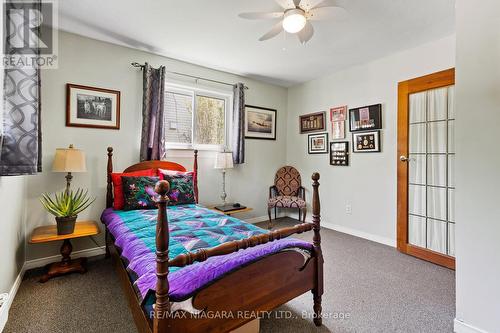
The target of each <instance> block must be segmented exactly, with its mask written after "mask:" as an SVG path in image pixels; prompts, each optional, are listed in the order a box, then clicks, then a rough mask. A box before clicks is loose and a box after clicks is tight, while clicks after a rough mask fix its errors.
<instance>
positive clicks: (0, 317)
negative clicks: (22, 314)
mask: <svg viewBox="0 0 500 333" xmlns="http://www.w3.org/2000/svg"><path fill="white" fill-rule="evenodd" d="M24 272H26V269H25V266H24V265H23V267H22V268H21V271H20V272H19V274H18V275H17V278H16V280H15V281H14V284H13V285H12V287H11V288H10V291H9V296H8V297H7V302H5V303H4V304H3V305H2V307H1V308H0V332H2V331H3V329H4V328H5V324H7V320H8V319H9V310H10V307H11V306H12V302H14V298H15V297H16V294H17V291H18V290H19V286H20V285H21V282H22V281H23V276H24Z"/></svg>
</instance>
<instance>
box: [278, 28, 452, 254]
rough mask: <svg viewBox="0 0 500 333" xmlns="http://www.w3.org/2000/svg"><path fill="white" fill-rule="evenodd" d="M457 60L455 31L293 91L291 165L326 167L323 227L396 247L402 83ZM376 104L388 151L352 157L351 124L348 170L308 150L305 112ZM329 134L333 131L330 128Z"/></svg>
mask: <svg viewBox="0 0 500 333" xmlns="http://www.w3.org/2000/svg"><path fill="white" fill-rule="evenodd" d="M454 63H455V37H454V36H450V37H447V38H444V39H441V40H438V41H435V42H431V43H428V44H425V45H421V46H419V47H416V48H414V49H410V50H406V51H404V52H400V53H396V54H393V55H390V56H388V57H385V58H382V59H378V60H375V61H372V62H370V63H367V64H364V65H360V66H355V67H351V68H348V69H345V70H343V71H340V72H337V73H334V74H331V75H326V76H324V77H321V78H318V79H315V80H312V81H310V82H307V83H305V84H302V85H298V86H295V87H293V88H290V89H289V94H288V132H287V162H288V163H289V164H291V165H295V166H297V167H298V168H299V170H300V171H301V173H302V174H303V175H307V176H308V177H309V176H310V175H311V173H312V172H313V171H319V172H320V174H321V180H320V183H321V187H320V189H321V196H322V203H323V205H322V207H321V208H322V210H321V215H322V219H323V221H324V225H328V226H330V227H333V228H335V229H337V230H340V231H344V232H348V233H351V234H354V235H357V236H360V237H365V238H369V239H372V240H375V241H378V242H382V243H386V244H390V245H393V246H394V245H395V242H396V181H397V178H396V163H397V156H396V155H397V154H396V152H397V150H396V142H397V94H398V82H400V81H404V80H408V79H411V78H414V77H418V76H422V75H425V74H430V73H433V72H436V71H439V70H443V69H447V68H450V67H453V66H454ZM377 103H382V120H383V129H382V133H381V142H382V152H380V153H365V154H362V153H356V154H353V153H352V138H351V134H350V133H349V131H348V129H349V125H348V123H347V122H346V140H348V141H350V142H349V150H350V151H351V155H350V166H349V167H346V168H345V167H333V166H330V165H329V155H328V154H317V155H308V153H307V135H306V134H299V129H298V117H299V115H301V114H305V113H311V112H316V111H327V114H328V110H329V108H331V107H334V106H341V105H348V106H349V107H350V108H353V107H360V106H364V105H371V104H377ZM328 124H330V122H328ZM328 132H329V134H331V129H330V128H328ZM309 184H310V182H307V185H309ZM308 187H309V186H308ZM346 205H350V206H351V207H352V214H347V213H346Z"/></svg>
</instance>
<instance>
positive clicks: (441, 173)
mask: <svg viewBox="0 0 500 333" xmlns="http://www.w3.org/2000/svg"><path fill="white" fill-rule="evenodd" d="M427 170H428V173H427V174H428V178H427V185H433V186H446V155H429V156H428V157H427Z"/></svg>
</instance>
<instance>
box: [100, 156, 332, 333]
mask: <svg viewBox="0 0 500 333" xmlns="http://www.w3.org/2000/svg"><path fill="white" fill-rule="evenodd" d="M112 157H113V148H111V147H109V148H108V165H107V174H108V181H107V195H106V207H107V208H106V210H104V212H103V214H102V217H101V220H102V222H103V223H104V225H105V229H106V233H105V235H106V256H107V257H109V256H112V258H113V262H114V264H115V267H116V269H117V273H118V276H119V278H120V281H121V284H122V287H123V289H124V291H125V295H126V297H127V300H128V303H129V307H130V309H131V311H132V315H133V317H134V321H135V323H136V326H137V329H138V331H139V332H141V333H143V332H144V333H146V332H148V333H150V332H154V333H167V332H230V331H232V330H234V329H237V328H238V327H241V326H242V325H245V324H246V323H248V322H250V321H252V320H253V319H255V318H258V317H260V316H261V315H262V314H263V313H264V311H270V310H272V309H274V308H276V307H278V306H280V305H282V304H284V303H286V302H288V301H290V300H291V299H293V298H295V297H297V296H299V295H301V294H303V293H305V292H308V291H311V292H312V294H313V300H314V306H313V309H312V312H311V317H313V318H314V319H313V320H314V323H315V324H316V325H317V326H320V325H321V297H322V294H323V256H322V252H321V236H320V204H319V194H318V187H319V183H318V180H319V174H318V173H314V174H313V176H312V180H313V196H312V198H313V217H312V220H313V222H312V223H302V224H298V225H295V226H294V227H289V228H283V229H278V230H274V231H267V230H264V229H261V228H258V227H256V226H254V225H251V224H248V223H245V222H243V221H240V220H238V219H236V218H234V217H230V216H226V215H223V214H220V213H217V212H215V211H213V210H210V209H207V208H205V207H203V206H201V205H199V204H198V189H197V181H198V179H197V178H198V172H197V171H198V170H197V151H195V152H194V168H193V169H194V179H193V183H194V193H195V199H196V203H194V204H186V205H179V206H169V207H168V209H167V201H168V197H167V193H168V191H169V183H168V182H167V181H159V182H158V183H157V184H156V187H155V191H156V192H157V193H158V195H159V199H158V201H157V206H158V209H149V210H131V211H120V210H114V209H113V208H112V206H113V186H112V177H111V174H112V172H113V161H112ZM158 168H161V169H169V170H176V171H186V168H185V167H184V166H182V165H180V164H177V163H174V162H169V161H147V162H141V163H138V164H134V165H132V166H130V167H128V168H127V169H125V170H124V172H132V171H138V170H147V169H158ZM310 230H312V231H313V232H314V238H313V243H312V244H311V243H308V242H304V241H301V240H298V239H294V238H291V237H288V236H291V235H293V234H297V233H302V232H306V231H310Z"/></svg>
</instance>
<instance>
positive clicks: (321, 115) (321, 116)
mask: <svg viewBox="0 0 500 333" xmlns="http://www.w3.org/2000/svg"><path fill="white" fill-rule="evenodd" d="M299 126H300V134H303V133H309V132H320V131H324V130H326V112H316V113H310V114H305V115H302V116H300V117H299Z"/></svg>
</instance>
